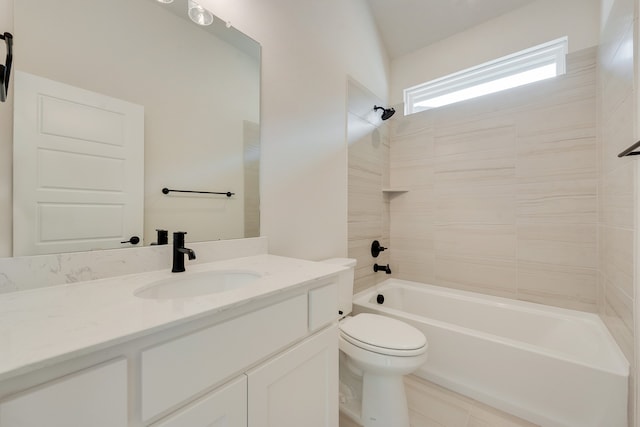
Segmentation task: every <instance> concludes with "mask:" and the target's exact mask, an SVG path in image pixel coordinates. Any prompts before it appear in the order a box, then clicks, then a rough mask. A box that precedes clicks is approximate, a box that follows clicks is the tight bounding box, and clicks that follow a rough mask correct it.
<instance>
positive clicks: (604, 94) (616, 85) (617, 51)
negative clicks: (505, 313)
mask: <svg viewBox="0 0 640 427" xmlns="http://www.w3.org/2000/svg"><path fill="white" fill-rule="evenodd" d="M636 3H637V2H636V1H633V0H612V1H609V2H603V10H602V16H603V19H602V28H601V34H600V39H601V46H600V50H599V54H598V70H599V73H598V76H599V79H598V89H599V91H598V95H599V100H598V105H599V108H600V111H599V115H598V119H599V130H600V141H601V149H600V171H601V172H600V223H599V233H600V254H599V255H600V290H601V292H600V304H599V307H600V315H601V316H602V318H603V319H604V321H605V323H606V325H607V327H608V328H609V330H610V331H611V332H612V334H613V336H614V338H615V339H616V341H617V342H618V345H619V346H620V348H621V349H622V351H623V352H624V354H625V356H626V357H627V360H628V361H629V362H630V363H631V382H630V388H629V396H630V399H629V402H630V405H629V413H630V420H634V418H635V417H634V412H635V407H636V405H635V400H636V392H635V387H636V383H637V378H636V376H637V366H636V364H635V350H634V347H635V342H634V340H635V328H634V298H635V296H634V260H635V255H634V239H635V235H636V225H635V221H636V219H635V216H636V214H637V208H636V207H635V206H636V203H637V201H636V197H637V196H636V191H637V184H636V180H637V168H638V159H637V157H636V158H633V157H625V158H622V159H621V158H618V157H617V154H618V153H620V152H621V151H623V150H624V149H626V148H627V147H628V146H630V145H631V144H632V143H634V142H635V141H636V140H637V139H638V135H637V133H636V126H637V123H636V122H637V119H636V102H637V101H636V98H637V90H635V85H634V56H635V54H636V49H637V45H636V44H635V43H634V41H635V38H634V26H635V27H637V25H638V24H637V17H636V15H637V10H636ZM634 23H635V25H634ZM634 46H635V49H634ZM630 425H635V424H633V421H632V423H631V424H630Z"/></svg>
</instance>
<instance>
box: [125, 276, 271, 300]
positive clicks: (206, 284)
mask: <svg viewBox="0 0 640 427" xmlns="http://www.w3.org/2000/svg"><path fill="white" fill-rule="evenodd" d="M259 278H260V274H259V273H256V272H254V271H238V270H234V271H229V270H225V271H203V272H198V273H178V274H175V275H174V276H172V277H169V278H167V279H163V280H158V281H157V282H153V283H150V284H148V285H145V286H143V287H142V288H139V289H136V291H135V292H134V293H133V294H134V295H135V296H137V297H139V298H147V299H172V298H190V297H197V296H202V295H209V294H217V293H221V292H228V291H233V290H236V289H240V288H243V287H245V286H247V285H249V284H250V283H252V282H253V281H255V280H257V279H259Z"/></svg>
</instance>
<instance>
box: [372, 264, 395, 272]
mask: <svg viewBox="0 0 640 427" xmlns="http://www.w3.org/2000/svg"><path fill="white" fill-rule="evenodd" d="M373 271H375V272H376V273H377V272H378V271H384V272H385V273H387V274H391V267H389V264H387V265H386V266H384V265H378V264H373Z"/></svg>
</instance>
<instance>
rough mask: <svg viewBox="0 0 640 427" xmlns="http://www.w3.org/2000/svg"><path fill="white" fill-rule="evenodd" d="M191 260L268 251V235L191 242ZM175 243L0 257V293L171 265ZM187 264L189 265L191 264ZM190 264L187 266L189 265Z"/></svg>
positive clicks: (195, 261) (209, 260) (210, 259)
mask: <svg viewBox="0 0 640 427" xmlns="http://www.w3.org/2000/svg"><path fill="white" fill-rule="evenodd" d="M187 246H188V247H189V248H191V249H193V250H194V251H195V252H196V256H197V258H196V259H195V260H193V261H187V263H188V264H197V263H204V262H212V261H220V260H225V259H231V258H237V257H244V256H251V255H260V254H266V253H267V251H268V240H267V238H266V237H257V238H250V239H236V240H218V241H210V242H198V243H188V244H187ZM171 257H172V245H171V244H169V245H163V246H147V247H142V248H127V249H112V250H103V251H89V252H74V253H65V254H56V255H38V256H25V257H15V258H0V294H1V293H7V292H15V291H25V290H29V289H37V288H42V287H45V286H54V285H62V284H66V283H75V282H80V281H84V280H96V279H103V278H106V277H113V276H121V275H124V274H133V273H141V272H144V271H153V270H163V269H170V268H171ZM188 264H187V265H188ZM187 268H188V267H187Z"/></svg>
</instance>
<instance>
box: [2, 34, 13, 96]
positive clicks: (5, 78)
mask: <svg viewBox="0 0 640 427" xmlns="http://www.w3.org/2000/svg"><path fill="white" fill-rule="evenodd" d="M0 39H2V40H4V42H5V44H6V45H7V58H6V60H5V62H4V65H2V64H0V101H2V102H5V101H6V100H7V94H8V93H9V78H10V77H11V63H12V62H13V36H12V35H11V33H4V34H0Z"/></svg>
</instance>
